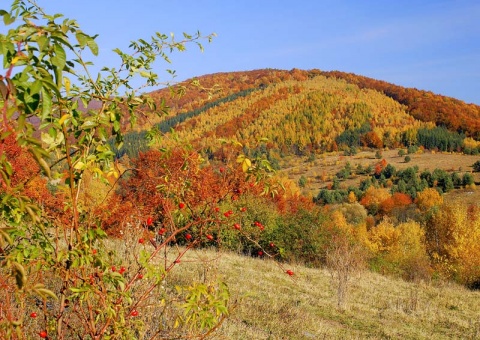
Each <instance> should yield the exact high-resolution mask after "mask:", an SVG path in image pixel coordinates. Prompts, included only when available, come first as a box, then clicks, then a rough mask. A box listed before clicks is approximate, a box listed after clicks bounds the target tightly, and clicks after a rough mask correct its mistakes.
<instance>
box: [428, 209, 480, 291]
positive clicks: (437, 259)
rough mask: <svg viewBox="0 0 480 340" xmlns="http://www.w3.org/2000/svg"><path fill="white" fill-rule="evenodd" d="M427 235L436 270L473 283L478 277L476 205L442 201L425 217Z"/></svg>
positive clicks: (479, 228) (479, 235) (479, 229)
mask: <svg viewBox="0 0 480 340" xmlns="http://www.w3.org/2000/svg"><path fill="white" fill-rule="evenodd" d="M426 237H427V249H428V251H429V253H430V256H431V257H432V259H433V261H434V265H435V267H436V269H437V270H439V271H440V272H441V273H443V274H444V275H447V276H450V277H453V278H455V279H456V280H458V281H459V282H461V283H463V284H466V285H471V286H472V287H473V286H475V284H477V283H478V282H479V281H480V256H479V254H480V242H479V240H480V213H479V207H478V206H467V205H463V204H458V203H455V204H444V205H443V206H442V209H439V210H438V211H436V212H435V214H433V216H432V218H431V219H430V220H429V221H428V223H427V228H426Z"/></svg>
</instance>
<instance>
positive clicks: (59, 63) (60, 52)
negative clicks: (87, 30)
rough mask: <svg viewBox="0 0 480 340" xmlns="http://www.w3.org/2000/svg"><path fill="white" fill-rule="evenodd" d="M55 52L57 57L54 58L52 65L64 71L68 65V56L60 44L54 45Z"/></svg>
mask: <svg viewBox="0 0 480 340" xmlns="http://www.w3.org/2000/svg"><path fill="white" fill-rule="evenodd" d="M53 51H54V52H55V55H54V56H53V57H52V64H53V65H55V66H56V67H58V69H60V70H63V68H64V67H65V64H66V63H67V54H66V53H65V50H64V49H63V47H62V46H61V45H59V44H55V45H53Z"/></svg>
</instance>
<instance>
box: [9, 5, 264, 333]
mask: <svg viewBox="0 0 480 340" xmlns="http://www.w3.org/2000/svg"><path fill="white" fill-rule="evenodd" d="M0 14H1V15H2V17H3V21H4V23H5V24H6V25H12V24H16V25H17V26H16V27H14V28H12V29H10V30H9V31H8V33H6V34H2V35H0V47H1V48H0V55H1V56H2V58H3V66H4V68H5V70H6V71H5V73H4V74H3V75H2V78H1V80H0V90H1V98H0V103H1V110H2V117H1V129H2V135H1V146H0V155H1V159H0V161H1V174H2V191H1V210H2V221H1V222H2V223H1V229H0V256H1V258H2V262H1V267H0V277H1V279H0V285H1V287H2V289H1V291H0V297H1V298H0V299H1V301H2V304H0V315H1V316H2V318H1V319H0V337H2V338H9V339H16V338H32V337H33V336H34V334H35V333H37V334H40V336H42V337H45V336H48V338H52V339H55V338H58V339H65V338H91V339H98V338H119V339H120V338H122V339H123V338H125V339H131V338H136V337H143V336H146V334H149V336H153V337H155V336H161V337H163V338H165V337H166V338H173V337H191V336H194V335H198V334H200V335H201V336H206V335H207V334H209V332H211V331H212V330H214V329H215V327H216V325H217V324H219V323H221V322H222V320H223V318H225V317H226V315H228V313H229V307H228V296H229V293H228V290H227V289H226V286H225V285H223V284H221V283H220V284H215V283H211V284H210V283H206V284H205V285H193V286H191V287H190V288H185V289H182V290H181V291H180V292H179V293H178V295H177V296H176V295H175V293H173V292H172V291H169V289H170V288H171V287H164V286H162V285H164V284H165V279H166V278H167V276H169V275H170V272H172V270H173V269H174V268H175V267H178V266H179V265H180V263H181V258H182V257H183V256H184V254H185V253H186V252H187V251H188V250H190V249H191V248H193V247H195V246H197V245H201V244H208V243H209V242H214V238H213V235H212V234H214V229H215V228H217V229H218V228H220V226H222V225H224V224H225V223H226V221H227V220H228V217H227V216H223V217H221V218H219V217H217V215H214V214H213V212H211V211H203V213H204V214H202V215H200V214H198V213H197V212H196V210H195V208H197V205H196V204H197V203H198V199H199V198H197V197H194V196H193V195H192V192H193V193H194V194H198V193H201V192H202V191H199V190H197V191H195V190H194V189H196V188H198V185H199V183H191V182H189V180H191V181H192V180H193V181H196V180H197V177H195V176H196V175H198V173H191V172H190V171H189V170H190V169H189V165H190V162H192V163H194V164H193V165H192V170H193V171H197V170H199V169H198V168H195V166H196V165H198V164H199V163H198V159H199V158H198V155H195V154H194V153H192V152H191V150H188V148H185V149H184V150H183V151H178V150H172V151H171V152H170V151H168V150H167V151H166V154H167V155H169V156H170V155H171V156H170V158H167V160H171V159H172V161H171V162H174V161H176V162H177V163H176V164H177V165H178V167H177V168H172V169H171V170H172V172H173V171H174V170H175V171H176V173H178V174H180V175H179V177H178V178H177V182H175V181H173V180H172V181H171V180H170V178H167V177H168V176H169V175H170V174H172V172H170V173H168V172H167V173H163V177H161V179H163V183H164V186H160V187H151V186H149V184H147V183H143V184H142V185H144V186H145V187H147V188H148V189H150V190H151V192H150V194H152V193H155V192H160V193H161V194H163V201H161V202H160V203H162V204H161V205H160V207H161V209H162V210H161V211H160V212H161V213H162V223H163V224H164V225H165V226H168V228H169V229H168V231H166V230H165V231H162V232H161V235H160V234H159V233H157V235H158V237H152V234H151V230H150V229H151V228H152V227H154V226H159V225H156V224H155V222H156V221H154V220H153V218H152V217H151V216H148V215H142V214H141V213H142V212H143V213H145V212H146V210H140V213H139V214H138V215H135V216H129V218H126V219H125V220H126V221H128V222H129V223H130V225H129V229H128V233H127V234H125V235H124V236H125V239H124V244H123V247H122V246H118V245H117V246H116V247H110V246H108V243H110V242H111V240H109V239H107V238H106V234H105V232H104V231H103V230H102V229H101V228H99V224H100V221H99V220H98V215H97V214H95V211H93V209H94V208H95V206H94V204H89V203H88V202H87V201H88V199H87V198H86V197H87V196H84V195H85V193H84V191H85V188H84V183H85V182H89V183H91V182H92V181H103V182H104V183H105V185H109V184H110V183H114V182H115V181H116V178H117V177H119V176H122V177H124V176H126V173H125V172H122V170H121V169H120V167H119V166H118V165H117V164H115V163H114V162H113V160H114V156H115V155H114V153H113V152H112V150H111V149H110V148H109V146H108V144H107V140H109V139H110V138H111V139H113V140H114V141H115V146H116V147H117V148H119V147H120V144H121V143H122V141H123V136H122V130H123V127H124V125H125V124H127V123H129V124H132V125H133V124H134V123H135V122H136V120H137V119H138V117H139V115H140V116H141V115H143V114H144V111H143V110H142V109H141V107H143V106H147V107H149V110H153V111H155V110H158V112H159V113H161V112H163V111H164V110H165V109H166V107H165V105H158V106H156V104H155V103H154V102H153V100H151V98H149V97H148V96H146V95H138V90H139V89H134V88H133V87H132V86H131V80H132V79H134V78H135V77H140V78H143V80H144V81H145V85H146V86H158V84H159V83H158V78H157V75H156V74H155V73H154V72H153V71H152V69H153V67H154V62H155V61H156V59H157V58H160V59H161V60H164V61H167V62H169V61H170V59H169V54H170V52H173V51H183V50H184V49H185V47H186V44H187V43H195V44H199V39H201V38H202V37H201V35H200V33H197V34H195V35H193V36H191V35H188V34H184V36H183V38H182V40H176V39H175V37H174V36H173V35H172V36H170V37H169V36H166V35H163V34H159V33H157V34H156V35H155V36H153V37H152V38H151V39H150V40H149V41H146V40H143V39H141V40H139V41H134V42H132V43H131V45H130V51H129V52H122V51H120V50H115V52H116V53H117V55H118V56H119V59H120V62H121V66H120V68H118V69H116V68H104V69H102V71H101V72H100V73H99V74H98V75H91V74H90V72H89V70H90V65H92V63H91V62H90V61H88V60H87V59H86V56H87V55H89V53H90V54H91V55H93V56H95V55H97V53H98V50H99V49H98V46H97V45H96V43H95V36H90V35H88V34H86V33H84V32H83V31H81V29H80V28H79V26H78V25H77V23H76V22H75V21H74V20H70V19H63V17H62V15H60V14H55V15H48V14H46V13H44V12H43V10H42V9H41V8H40V7H39V6H38V5H37V4H36V3H35V2H33V1H22V0H16V1H14V2H13V4H12V6H11V9H10V10H9V11H5V10H2V11H0ZM207 38H208V39H210V38H211V37H210V36H209V37H207ZM200 46H201V45H200ZM123 90H125V92H124V93H122V92H121V91H123ZM38 137H41V140H40V139H38ZM12 151H13V152H14V153H12ZM13 155H14V156H13ZM162 161H163V162H164V165H165V164H166V163H167V161H166V160H162V159H160V162H162ZM195 162H197V163H195ZM246 162H247V158H244V159H243V162H242V163H246ZM248 162H249V164H250V165H249V167H248V169H246V171H249V172H251V175H252V176H255V174H256V173H255V171H254V170H255V169H260V168H261V167H260V166H259V165H257V164H256V163H255V162H251V161H248ZM169 165H170V164H169ZM148 170H149V169H144V171H145V172H147V173H148ZM129 171H130V170H127V174H128V173H129ZM199 171H200V170H199ZM206 171H207V170H206ZM185 173H188V175H187V176H184V174H185ZM209 174H210V176H213V175H212V173H211V172H210V173H209ZM136 175H138V173H137V174H136ZM160 176H161V175H160ZM182 176H183V177H182ZM47 178H48V181H50V182H49V183H47ZM165 179H166V180H165ZM181 180H184V181H183V182H180V181H181ZM127 182H128V179H127ZM160 184H162V183H160ZM47 188H50V189H52V190H50V191H49V190H47ZM104 188H105V187H104ZM231 188H232V186H230V187H227V188H226V189H225V190H226V192H228V190H230V189H231ZM102 190H103V189H102ZM110 190H112V189H110ZM104 194H105V195H106V194H107V192H104ZM230 194H232V195H233V194H234V193H229V195H230ZM95 195H97V193H96V194H95ZM229 197H230V196H229ZM103 199H104V200H105V199H106V197H105V196H104V198H103ZM95 200H97V198H95ZM183 200H185V202H183ZM171 202H175V203H178V204H176V205H172V204H171ZM187 203H188V204H189V206H186V204H187ZM112 208H115V209H116V207H114V206H112ZM125 211H127V210H125ZM123 217H126V216H123ZM187 230H192V233H193V231H194V230H195V231H196V232H197V234H196V235H195V239H192V238H193V237H192V236H191V237H189V238H187V237H186V232H187ZM204 231H208V234H206V233H203V232H204ZM182 235H185V239H187V241H188V242H184V243H185V246H184V247H183V248H181V249H180V248H176V252H173V253H171V252H170V251H169V249H170V247H169V245H170V244H172V243H175V242H176V243H177V244H178V240H179V239H180V238H181V236H182ZM122 248H123V249H124V250H122ZM180 298H185V299H186V300H187V302H186V304H184V305H183V306H182V305H178V304H177V303H176V302H175V301H177V300H178V299H180ZM151 309H154V310H155V312H151V313H148V312H147V311H148V310H151ZM182 315H183V318H182ZM37 317H38V318H37ZM152 317H153V318H154V319H155V320H154V319H152ZM157 317H158V318H157ZM182 322H184V323H185V325H184V327H183V326H182Z"/></svg>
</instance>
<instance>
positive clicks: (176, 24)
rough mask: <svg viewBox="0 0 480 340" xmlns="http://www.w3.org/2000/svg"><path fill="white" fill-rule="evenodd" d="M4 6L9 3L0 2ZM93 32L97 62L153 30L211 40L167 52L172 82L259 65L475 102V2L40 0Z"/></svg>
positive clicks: (478, 60) (479, 6) (478, 74)
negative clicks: (356, 77) (336, 73)
mask: <svg viewBox="0 0 480 340" xmlns="http://www.w3.org/2000/svg"><path fill="white" fill-rule="evenodd" d="M2 2H5V4H4V5H3V6H5V5H7V3H8V2H7V1H5V0H3V1H2ZM38 3H39V5H41V6H42V7H44V8H46V9H47V10H48V11H49V12H60V13H63V14H65V15H66V16H67V17H69V18H73V19H77V21H78V22H79V23H80V25H81V27H82V28H83V29H84V31H86V32H87V33H89V34H95V33H98V34H99V35H100V36H99V38H98V40H97V41H98V43H99V45H100V47H101V52H100V57H99V60H96V61H95V62H96V63H99V64H104V65H108V66H115V65H116V64H117V63H116V59H114V56H113V54H112V53H111V52H110V51H111V50H112V49H113V48H115V47H120V48H126V47H127V46H128V42H129V41H131V40H134V39H137V38H148V37H149V36H151V35H152V34H153V33H154V32H157V31H159V32H162V33H170V32H174V33H176V34H177V35H180V34H181V33H182V32H184V31H185V32H195V31H196V30H200V31H201V32H202V33H204V34H208V33H212V32H215V33H216V34H217V35H218V36H217V38H215V39H214V40H213V42H212V43H211V44H207V45H206V46H205V52H204V53H200V52H198V51H196V49H194V48H193V46H192V48H191V49H190V50H189V51H187V52H185V53H182V54H179V55H174V56H172V61H173V65H171V66H166V65H162V64H161V65H158V67H159V69H158V71H160V70H162V69H165V68H167V67H171V68H173V69H175V70H177V74H178V77H177V80H184V79H186V78H190V77H194V76H199V75H204V74H208V73H215V72H224V71H241V70H252V69H259V68H278V69H292V68H299V69H312V68H318V69H321V70H340V71H345V72H353V73H356V74H360V75H365V76H368V77H372V78H376V79H381V80H385V81H388V82H391V83H394V84H398V85H402V86H407V87H416V88H418V89H423V90H430V91H433V92H434V93H438V94H443V95H447V96H451V97H455V98H458V99H461V100H464V101H466V102H469V103H476V104H480V1H478V0H470V1H467V0H465V1H463V0H457V1H453V0H452V1H442V0H440V1H410V0H402V1H393V0H384V1H380V0H377V1H357V0H348V1H344V0H327V1H323V0H296V1H292V0H289V1H287V0H169V1H163V0H134V1H131V0H81V1H73V0H69V1H65V0H38Z"/></svg>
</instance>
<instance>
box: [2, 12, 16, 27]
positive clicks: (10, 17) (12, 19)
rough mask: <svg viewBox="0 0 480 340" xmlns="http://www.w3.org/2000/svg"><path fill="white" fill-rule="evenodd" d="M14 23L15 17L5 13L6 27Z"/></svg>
mask: <svg viewBox="0 0 480 340" xmlns="http://www.w3.org/2000/svg"><path fill="white" fill-rule="evenodd" d="M14 21H15V17H12V16H11V15H10V14H9V13H5V14H4V15H3V22H4V24H5V26H8V25H10V24H11V23H12V22H14Z"/></svg>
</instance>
